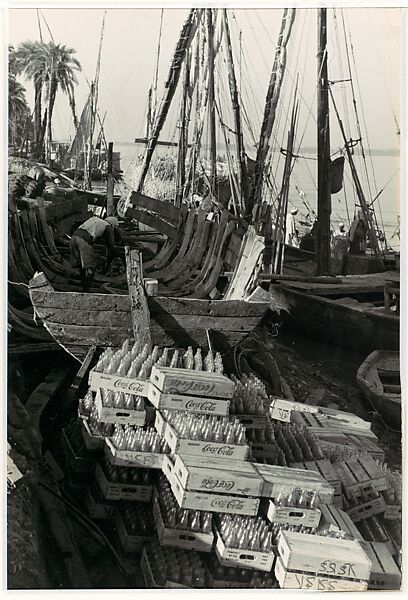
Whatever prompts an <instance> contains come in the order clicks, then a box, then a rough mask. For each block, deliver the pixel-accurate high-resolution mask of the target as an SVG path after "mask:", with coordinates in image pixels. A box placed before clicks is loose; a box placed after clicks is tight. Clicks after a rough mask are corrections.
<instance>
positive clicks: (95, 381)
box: [89, 371, 149, 397]
mask: <svg viewBox="0 0 408 600" xmlns="http://www.w3.org/2000/svg"><path fill="white" fill-rule="evenodd" d="M89 387H90V388H91V390H94V391H96V390H98V388H103V389H105V390H112V391H113V392H127V393H129V394H134V395H136V396H144V397H147V395H148V389H149V382H148V381H142V380H141V379H131V378H129V377H119V376H118V375H108V374H106V373H97V372H96V371H91V372H90V373H89Z"/></svg>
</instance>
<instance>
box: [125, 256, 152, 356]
mask: <svg viewBox="0 0 408 600" xmlns="http://www.w3.org/2000/svg"><path fill="white" fill-rule="evenodd" d="M125 257H126V273H127V279H128V287H129V295H130V307H131V312H132V326H133V335H134V338H135V341H140V342H142V343H143V344H148V343H150V342H151V335H150V312H149V307H148V305H147V298H146V294H145V291H144V287H143V275H142V273H143V270H142V266H141V259H140V256H139V252H138V251H137V250H131V249H130V248H129V246H126V247H125Z"/></svg>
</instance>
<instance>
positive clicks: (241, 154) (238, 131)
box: [222, 8, 249, 206]
mask: <svg viewBox="0 0 408 600" xmlns="http://www.w3.org/2000/svg"><path fill="white" fill-rule="evenodd" d="M222 14H223V19H224V30H225V39H226V49H227V63H228V82H229V88H230V94H231V102H232V109H233V111H234V122H235V140H236V147H237V159H238V168H239V181H240V188H241V203H242V205H243V206H245V205H246V202H247V198H248V195H249V186H248V174H247V170H246V163H245V148H244V136H243V134H242V124H241V111H240V105H239V94H238V87H237V79H236V76H235V67H234V58H233V54H232V45H231V36H230V30H229V24H228V16H227V11H226V9H225V8H224V9H223V10H222Z"/></svg>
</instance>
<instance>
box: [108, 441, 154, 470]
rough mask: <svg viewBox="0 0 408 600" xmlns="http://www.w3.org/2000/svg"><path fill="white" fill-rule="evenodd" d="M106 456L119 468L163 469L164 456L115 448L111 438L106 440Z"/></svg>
mask: <svg viewBox="0 0 408 600" xmlns="http://www.w3.org/2000/svg"><path fill="white" fill-rule="evenodd" d="M104 449H105V454H106V456H107V458H108V459H109V460H110V462H111V463H112V464H113V465H116V466H118V467H137V468H143V469H161V467H162V462H163V456H165V455H164V454H158V453H156V452H136V451H132V450H119V449H118V448H115V446H114V445H113V443H112V440H111V439H110V438H106V439H105V446H104Z"/></svg>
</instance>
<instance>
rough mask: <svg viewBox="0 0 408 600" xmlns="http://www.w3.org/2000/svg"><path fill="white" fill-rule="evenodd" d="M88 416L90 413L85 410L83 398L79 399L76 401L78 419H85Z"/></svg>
mask: <svg viewBox="0 0 408 600" xmlns="http://www.w3.org/2000/svg"><path fill="white" fill-rule="evenodd" d="M89 415H90V411H88V410H85V408H84V401H83V398H80V399H79V401H78V417H79V418H80V419H81V418H84V419H87V418H88V417H89Z"/></svg>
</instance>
